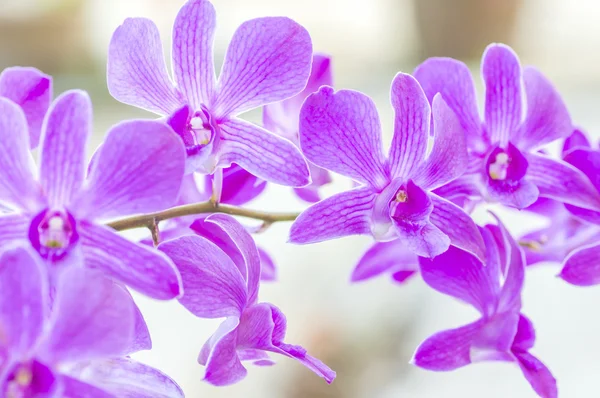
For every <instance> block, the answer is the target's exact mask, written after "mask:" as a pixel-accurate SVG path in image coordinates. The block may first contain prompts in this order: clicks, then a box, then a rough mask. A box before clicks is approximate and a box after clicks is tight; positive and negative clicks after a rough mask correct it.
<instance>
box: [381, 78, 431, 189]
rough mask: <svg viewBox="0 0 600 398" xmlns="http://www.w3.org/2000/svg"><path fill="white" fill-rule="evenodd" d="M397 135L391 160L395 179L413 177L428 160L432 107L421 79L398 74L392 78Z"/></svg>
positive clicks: (394, 138) (393, 141)
mask: <svg viewBox="0 0 600 398" xmlns="http://www.w3.org/2000/svg"><path fill="white" fill-rule="evenodd" d="M390 95H391V100H392V107H393V108H394V113H395V118H394V137H393V139H392V146H391V148H390V155H389V162H390V174H391V176H392V178H396V177H402V178H405V179H406V178H409V177H411V176H412V172H413V171H414V170H415V169H417V168H418V167H419V166H421V164H422V163H423V162H424V160H425V153H426V151H427V141H428V139H429V123H430V119H429V118H430V116H431V109H430V107H429V102H427V97H426V96H425V93H424V92H423V89H422V88H421V86H420V85H419V83H418V82H417V80H416V79H415V78H414V77H412V76H411V75H408V74H406V73H398V74H397V75H396V77H395V78H394V80H393V81H392V90H391V94H390Z"/></svg>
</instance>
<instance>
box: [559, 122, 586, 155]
mask: <svg viewBox="0 0 600 398" xmlns="http://www.w3.org/2000/svg"><path fill="white" fill-rule="evenodd" d="M591 147H592V145H591V144H590V140H589V139H588V138H587V136H586V134H585V132H584V131H583V130H581V129H578V128H575V129H574V130H573V132H572V133H571V135H570V136H568V137H567V138H566V139H565V142H564V143H563V147H562V156H563V158H564V157H565V155H567V153H569V151H571V150H572V149H575V148H591Z"/></svg>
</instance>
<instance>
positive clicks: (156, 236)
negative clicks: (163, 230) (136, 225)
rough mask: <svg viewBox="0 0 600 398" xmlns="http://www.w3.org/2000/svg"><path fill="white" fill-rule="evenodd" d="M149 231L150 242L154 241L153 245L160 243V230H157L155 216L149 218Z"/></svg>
mask: <svg viewBox="0 0 600 398" xmlns="http://www.w3.org/2000/svg"><path fill="white" fill-rule="evenodd" d="M149 228H150V233H151V234H152V242H153V243H154V247H157V246H158V244H159V243H160V231H159V230H158V221H156V218H152V220H150V226H149Z"/></svg>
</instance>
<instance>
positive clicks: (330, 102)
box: [300, 86, 388, 188]
mask: <svg viewBox="0 0 600 398" xmlns="http://www.w3.org/2000/svg"><path fill="white" fill-rule="evenodd" d="M300 146H301V147H302V151H303V153H304V154H305V155H306V157H307V159H308V160H310V161H311V162H312V163H314V164H315V165H317V166H319V167H322V168H324V169H327V170H331V171H333V172H336V173H339V174H342V175H345V176H347V177H350V178H352V179H354V180H357V181H360V182H363V183H367V184H370V185H371V186H374V187H378V188H384V187H385V185H386V184H387V182H388V177H387V173H386V170H385V166H384V157H383V152H382V143H381V124H380V122H379V116H378V114H377V109H376V108H375V104H374V103H373V101H372V100H371V99H370V98H369V97H367V96H366V95H364V94H361V93H359V92H356V91H351V90H340V91H338V92H336V93H334V91H333V89H332V88H331V87H327V86H324V87H321V89H319V91H317V92H316V93H314V94H312V95H310V96H309V97H308V98H307V99H306V101H305V102H304V105H303V106H302V111H301V112H300Z"/></svg>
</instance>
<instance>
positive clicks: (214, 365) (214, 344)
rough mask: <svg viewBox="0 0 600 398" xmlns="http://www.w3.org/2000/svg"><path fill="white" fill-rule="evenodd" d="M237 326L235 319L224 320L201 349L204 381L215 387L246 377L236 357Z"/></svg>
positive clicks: (245, 371) (244, 369) (237, 320)
mask: <svg viewBox="0 0 600 398" xmlns="http://www.w3.org/2000/svg"><path fill="white" fill-rule="evenodd" d="M238 324H239V319H238V318H236V317H230V318H227V319H225V320H224V321H223V323H221V325H220V326H219V329H217V331H216V332H215V334H213V335H212V336H211V338H210V340H209V341H207V342H206V344H205V346H204V347H202V352H201V353H200V358H199V361H200V363H202V364H205V365H206V371H205V374H204V381H206V382H208V383H210V384H212V385H215V386H226V385H230V384H234V383H237V382H238V381H240V380H242V379H243V378H244V377H246V374H247V370H246V368H244V366H243V365H242V362H241V361H240V358H239V357H238V355H237V326H238Z"/></svg>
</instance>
